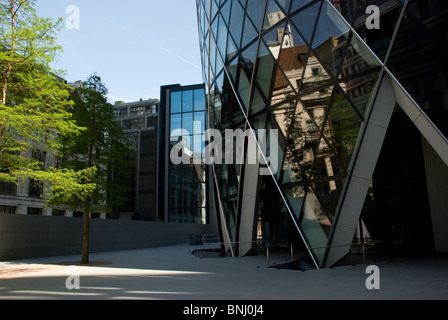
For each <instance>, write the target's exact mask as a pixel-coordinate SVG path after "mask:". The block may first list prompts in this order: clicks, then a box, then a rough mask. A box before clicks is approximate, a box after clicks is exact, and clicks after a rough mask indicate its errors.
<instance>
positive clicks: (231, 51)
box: [226, 34, 238, 63]
mask: <svg viewBox="0 0 448 320" xmlns="http://www.w3.org/2000/svg"><path fill="white" fill-rule="evenodd" d="M237 53H238V49H237V47H236V45H235V42H234V41H233V38H232V36H231V35H230V34H229V37H228V39H227V52H226V63H227V62H229V61H230V60H232V59H233V57H235V55H236V54H237Z"/></svg>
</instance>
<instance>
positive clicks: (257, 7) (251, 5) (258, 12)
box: [246, 0, 265, 31]
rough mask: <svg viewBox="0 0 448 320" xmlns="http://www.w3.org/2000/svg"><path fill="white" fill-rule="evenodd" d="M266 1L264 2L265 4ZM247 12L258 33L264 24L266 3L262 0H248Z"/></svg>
mask: <svg viewBox="0 0 448 320" xmlns="http://www.w3.org/2000/svg"><path fill="white" fill-rule="evenodd" d="M264 1H265V0H263V2H264ZM246 12H247V14H248V16H249V18H250V19H251V20H252V22H253V24H254V26H255V28H256V30H257V31H259V30H260V28H261V24H262V22H263V13H264V3H262V2H261V1H260V0H248V2H247V9H246Z"/></svg>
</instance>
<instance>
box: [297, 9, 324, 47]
mask: <svg viewBox="0 0 448 320" xmlns="http://www.w3.org/2000/svg"><path fill="white" fill-rule="evenodd" d="M298 2H300V1H298ZM319 8H320V2H317V3H315V4H314V5H312V6H311V7H309V8H306V9H305V10H303V11H301V12H299V13H297V14H296V15H294V16H292V18H291V21H292V23H293V24H294V25H295V27H296V28H297V30H298V31H299V32H300V34H301V35H302V36H303V38H304V39H305V40H306V42H307V43H310V42H311V37H312V35H313V30H314V26H315V24H316V19H317V16H318V15H319Z"/></svg>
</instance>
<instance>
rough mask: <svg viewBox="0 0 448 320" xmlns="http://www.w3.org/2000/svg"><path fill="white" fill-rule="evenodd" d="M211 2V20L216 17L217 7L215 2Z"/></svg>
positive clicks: (213, 0)
mask: <svg viewBox="0 0 448 320" xmlns="http://www.w3.org/2000/svg"><path fill="white" fill-rule="evenodd" d="M211 1H212V16H211V18H212V19H213V18H214V17H215V15H216V12H217V11H218V5H217V4H216V1H215V0H211Z"/></svg>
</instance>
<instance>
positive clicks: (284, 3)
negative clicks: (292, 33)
mask: <svg viewBox="0 0 448 320" xmlns="http://www.w3.org/2000/svg"><path fill="white" fill-rule="evenodd" d="M277 3H278V4H279V5H280V7H281V8H282V10H283V12H284V13H286V14H288V13H289V7H290V5H291V0H277Z"/></svg>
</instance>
